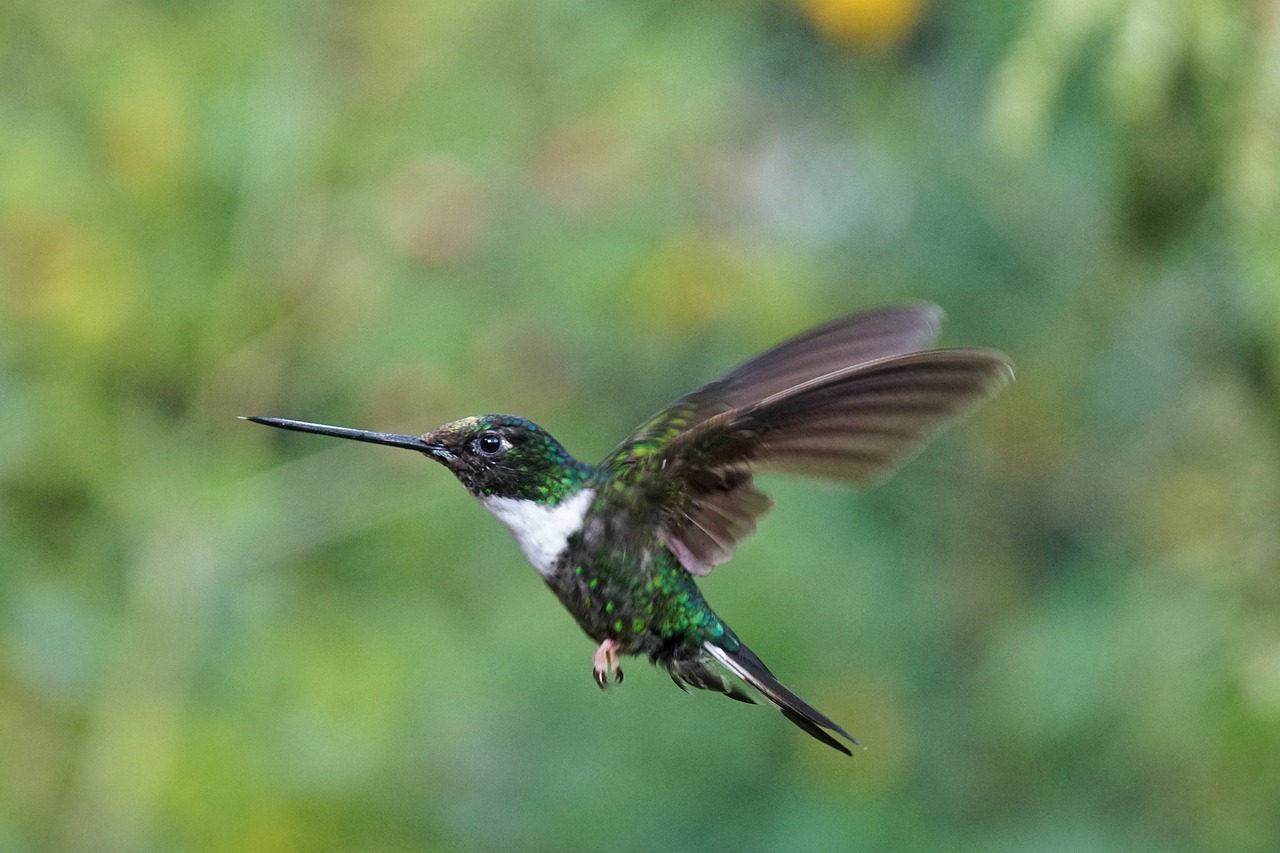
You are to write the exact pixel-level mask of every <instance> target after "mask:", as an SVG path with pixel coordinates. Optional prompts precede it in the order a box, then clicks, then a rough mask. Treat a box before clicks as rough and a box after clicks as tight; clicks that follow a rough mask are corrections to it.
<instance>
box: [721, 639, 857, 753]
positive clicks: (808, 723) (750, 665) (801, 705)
mask: <svg viewBox="0 0 1280 853" xmlns="http://www.w3.org/2000/svg"><path fill="white" fill-rule="evenodd" d="M703 648H705V649H706V650H707V652H708V653H709V654H710V655H711V656H712V657H713V658H715V659H716V660H717V661H719V662H720V663H721V664H722V665H723V666H724V667H725V669H727V670H729V671H730V672H732V673H733V674H734V675H736V676H738V678H741V679H742V680H743V681H745V682H746V683H747V684H749V685H751V686H752V687H753V688H755V689H756V690H758V691H759V692H760V695H762V696H764V697H765V698H766V699H768V700H769V701H770V702H772V703H773V704H774V705H777V706H778V710H779V711H781V712H782V715H783V716H784V717H786V718H787V719H788V720H790V721H791V722H793V723H795V724H796V725H797V726H799V727H800V728H801V729H803V730H804V731H805V733H806V734H808V735H809V736H810V737H813V738H816V739H817V740H820V741H822V742H823V743H825V744H826V745H827V746H829V747H831V748H832V749H838V750H840V751H841V752H843V753H844V754H845V755H853V753H852V752H850V751H849V748H848V747H847V746H845V745H844V744H842V743H841V742H840V741H838V740H836V739H835V738H834V737H832V736H831V734H830V733H829V731H828V730H830V732H835V733H836V734H838V735H840V736H841V737H843V738H845V739H846V740H848V741H849V742H850V743H852V744H853V745H854V746H861V745H862V744H860V743H858V739H857V738H855V737H854V736H853V735H851V734H849V733H848V732H846V731H845V730H844V729H843V728H841V727H840V726H839V725H837V724H836V723H835V722H833V721H832V720H831V718H829V717H828V716H827V715H826V714H823V713H822V712H821V711H819V710H818V709H817V708H815V707H813V706H812V705H810V704H809V703H808V702H806V701H804V700H803V699H801V698H800V697H799V696H797V695H796V694H794V693H792V692H791V691H790V690H788V689H787V688H786V686H785V685H783V683H782V682H781V681H779V680H778V679H777V678H775V677H774V675H773V673H772V672H770V671H769V667H767V666H765V665H764V662H763V661H761V660H760V658H758V657H756V654H755V652H753V651H751V649H749V648H747V647H746V646H739V647H738V650H737V651H736V652H731V651H728V650H727V649H722V648H720V647H719V646H717V645H714V644H713V643H704V644H703Z"/></svg>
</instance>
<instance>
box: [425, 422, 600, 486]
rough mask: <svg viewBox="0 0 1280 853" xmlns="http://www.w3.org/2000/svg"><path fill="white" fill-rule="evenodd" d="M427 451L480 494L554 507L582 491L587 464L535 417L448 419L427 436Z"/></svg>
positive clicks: (463, 482) (588, 472)
mask: <svg viewBox="0 0 1280 853" xmlns="http://www.w3.org/2000/svg"><path fill="white" fill-rule="evenodd" d="M421 441H422V443H423V445H424V452H426V453H427V454H429V455H430V456H431V457H432V458H434V459H435V460H436V461H437V462H439V463H441V464H442V465H444V466H445V467H446V468H448V469H449V470H450V471H452V472H453V474H454V476H455V477H457V478H458V480H459V481H460V482H461V483H462V485H464V486H466V487H467V490H468V491H469V492H471V494H473V495H475V496H476V497H477V498H480V499H484V498H515V499H518V500H529V501H533V502H535V503H538V504H548V505H555V504H558V503H559V502H560V501H561V499H563V498H564V497H565V496H566V495H568V494H570V493H571V492H574V491H576V490H577V488H578V487H579V486H581V485H582V483H583V482H584V481H585V480H586V478H587V477H588V475H589V474H590V469H589V468H588V466H586V465H583V464H582V463H581V462H578V461H577V460H576V459H574V458H573V457H572V456H570V455H569V454H568V452H567V451H565V449H564V447H562V446H561V445H560V442H558V441H556V440H555V439H554V438H552V437H551V434H550V433H548V432H547V431H546V430H544V429H542V428H541V427H540V426H538V425H537V424H535V423H533V422H532V421H528V420H525V419H524V418H521V417H517V416H515V415H480V416H479V417H471V418H463V419H462V420H458V421H453V422H451V423H447V424H445V425H444V426H441V427H438V428H437V429H434V430H432V431H431V432H429V433H427V434H426V435H424V436H422V438H421Z"/></svg>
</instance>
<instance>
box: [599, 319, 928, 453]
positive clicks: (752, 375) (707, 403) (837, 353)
mask: <svg viewBox="0 0 1280 853" xmlns="http://www.w3.org/2000/svg"><path fill="white" fill-rule="evenodd" d="M941 325H942V310H941V309H940V308H938V307H937V306H936V305H929V304H925V303H921V304H917V305H900V306H895V307H891V308H880V309H876V310H872V311H866V312H863V313H860V314H852V315H850V316H847V317H842V318H840V319H838V320H833V321H831V322H830V323H826V324H824V325H821V326H818V327H816V328H814V329H810V330H809V331H807V332H804V333H803V334H800V335H797V336H796V337H794V338H790V339H788V340H786V341H783V342H782V343H780V344H778V345H777V346H775V347H773V348H772V349H769V350H766V351H765V352H763V353H761V354H760V355H758V356H756V357H755V358H753V359H751V360H749V361H746V362H743V363H742V364H740V365H738V366H737V367H735V368H734V369H733V370H731V371H729V372H728V373H726V374H725V375H723V376H721V377H720V378H719V379H716V380H713V381H711V382H708V383H707V384H706V385H703V386H702V387H701V388H698V389H697V390H695V391H691V392H689V393H688V394H686V395H685V396H683V397H681V398H680V399H679V400H676V401H675V402H674V403H672V404H671V405H669V406H667V407H666V408H664V409H663V410H662V411H660V412H658V413H657V414H656V415H654V416H653V417H652V418H650V419H649V420H648V421H646V422H645V423H643V424H641V425H640V427H639V428H637V429H636V431H635V432H634V433H632V434H631V435H630V436H628V437H627V438H626V439H624V440H623V442H622V443H621V444H619V445H618V446H617V447H616V448H615V449H614V450H613V452H611V453H610V454H609V456H608V457H607V458H606V459H605V461H604V463H603V466H602V467H604V468H605V469H607V470H618V469H620V468H623V467H626V466H628V465H633V464H636V463H638V462H641V461H642V460H644V459H646V458H648V457H650V456H652V455H654V454H656V453H660V452H661V451H662V450H663V448H664V447H665V446H666V445H667V444H668V443H670V442H671V441H672V440H674V439H675V438H676V437H677V436H679V435H680V434H681V433H683V432H684V431H686V430H688V429H690V428H691V427H694V426H696V425H697V424H700V423H702V422H703V421H705V420H706V419H707V418H710V417H712V416H714V415H718V414H720V413H723V412H727V411H729V410H731V409H737V408H742V407H744V406H749V405H751V404H753V403H756V402H759V401H760V400H763V399H765V398H767V397H770V396H772V395H774V394H778V393H781V392H783V391H785V390H786V389H788V388H791V387H794V386H796V385H799V384H801V383H804V382H806V381H809V380H811V379H813V378H814V377H818V376H825V375H828V374H831V373H833V372H836V371H839V370H844V369H847V368H849V367H852V366H853V365H857V364H862V363H863V362H868V361H874V360H876V359H881V358H886V357H888V356H892V355H899V354H901V353H906V352H911V351H913V350H918V349H920V348H921V347H924V346H928V345H929V342H930V341H932V340H933V339H934V338H935V337H937V334H938V330H939V328H940V327H941Z"/></svg>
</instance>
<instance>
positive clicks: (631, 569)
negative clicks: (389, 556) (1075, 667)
mask: <svg viewBox="0 0 1280 853" xmlns="http://www.w3.org/2000/svg"><path fill="white" fill-rule="evenodd" d="M940 322H941V312H940V311H938V309H937V308H935V307H933V306H930V305H908V306H902V307H896V308H886V309H881V310H879V311H871V312H867V313H864V314H860V315H855V316H852V317H845V318H842V319H839V320H836V321H833V322H831V323H828V324H826V325H824V326H820V327H818V328H816V329H813V330H811V331H809V332H806V333H804V334H802V335H799V336H797V337H795V338H792V339H790V340H788V341H785V342H783V343H782V344H779V345H778V346H776V347H774V348H772V349H770V350H768V351H766V352H764V353H762V354H761V355H759V356H756V357H755V358H753V359H751V360H749V361H747V362H745V363H743V364H742V365H740V366H739V367H737V368H735V369H734V370H731V371H730V372H728V373H726V374H725V375H724V376H722V377H720V378H719V379H717V380H715V381H713V382H710V383H708V384H707V385H704V386H702V387H701V388H699V389H697V390H695V391H693V392H691V393H689V394H686V395H685V396H684V397H681V398H680V399H679V400H677V401H676V402H675V403H673V404H671V405H670V406H668V407H667V408H665V409H663V410H662V411H661V412H658V413H657V414H656V415H654V416H653V417H651V418H650V419H649V420H647V421H646V422H645V423H644V424H642V425H641V426H640V427H639V428H638V429H637V430H636V431H635V433H633V434H632V435H631V436H630V437H629V438H627V439H626V440H625V441H623V442H622V443H621V444H619V445H618V447H617V448H615V449H614V450H613V451H612V452H611V453H610V454H609V455H608V456H607V457H606V458H605V460H604V461H603V462H602V463H601V464H600V465H599V466H592V465H588V464H585V463H582V462H579V461H578V460H576V459H574V458H573V457H572V456H570V455H569V454H568V453H567V452H566V451H565V449H564V448H563V447H562V446H561V445H560V443H559V442H557V441H556V440H555V439H554V438H552V437H551V436H550V435H549V434H548V433H547V432H545V431H544V430H542V429H541V428H539V427H538V426H537V425H535V424H533V423H531V422H529V421H527V420H525V419H524V418H520V417H516V416H514V415H482V416H480V417H472V418H464V419H462V420H459V421H454V422H452V423H449V424H446V425H444V426H442V427H440V428H438V429H436V430H433V431H432V432H429V433H427V434H426V435H422V436H403V435H392V434H387V433H371V432H365V431H361V430H350V429H345V428H339V427H329V426H324V425H318V424H309V423H304V422H299V421H288V420H283V419H279V418H252V419H251V420H255V421H258V422H260V423H265V424H268V425H271V426H277V427H283V428H285V429H294V430H301V431H304V432H314V433H320V434H325V435H334V436H338V437H341V438H351V439H356V440H359V441H367V442H373V443H377V444H386V445H391V446H395V447H404V448H408V449H412V450H417V451H418V452H421V453H424V454H426V455H428V456H429V457H431V458H433V459H435V460H436V461H438V462H440V463H442V464H443V465H445V466H446V467H447V468H449V469H450V470H451V471H452V472H453V473H454V474H455V475H456V476H457V478H458V479H459V481H460V482H462V484H463V485H464V486H466V487H467V489H468V490H469V491H470V492H471V493H472V494H473V495H475V496H476V498H478V499H479V500H480V502H481V503H482V504H483V505H484V506H485V507H486V508H487V509H488V510H489V511H490V512H492V513H493V514H494V515H495V516H496V517H497V518H498V519H499V520H501V521H502V522H503V523H504V524H506V525H507V527H508V528H509V529H510V530H511V532H512V533H513V534H514V535H515V537H516V539H517V541H518V542H519V543H520V546H521V549H522V550H523V551H524V553H525V555H526V556H527V557H528V558H529V561H530V562H531V563H532V564H533V566H534V568H536V569H537V570H538V572H539V574H540V575H541V576H542V578H543V580H544V581H545V582H546V584H547V586H548V587H549V588H550V589H551V590H552V592H554V593H555V595H556V597H557V598H559V600H560V602H561V603H562V604H563V605H564V607H565V609H566V610H568V611H569V612H570V613H571V614H572V615H573V617H574V619H575V620H576V621H577V622H578V624H579V626H581V628H582V629H583V631H584V632H585V633H586V634H587V635H588V636H589V637H591V638H592V639H593V640H594V641H595V642H597V643H599V646H598V648H597V649H596V655H595V659H594V662H593V670H594V674H595V678H596V680H597V682H598V683H599V684H600V686H601V687H606V686H608V683H609V681H610V679H611V678H616V680H618V681H620V680H621V678H622V671H621V668H620V667H619V665H618V659H619V657H620V656H627V655H644V656H647V657H648V658H649V659H650V660H651V661H652V662H653V663H654V664H656V665H659V666H662V667H664V668H665V669H666V670H667V671H668V672H669V673H670V674H671V677H672V679H674V680H675V682H676V683H677V684H678V685H680V686H681V687H697V688H700V689H704V690H713V691H716V692H720V693H724V694H725V695H727V696H730V697H732V698H734V699H739V700H742V701H748V702H750V701H753V699H752V698H751V695H750V694H749V693H747V692H746V691H744V690H743V689H742V687H741V686H740V685H739V684H738V683H737V682H736V681H735V680H734V678H733V677H732V676H736V678H737V679H740V680H741V681H743V682H745V683H746V684H747V685H749V686H750V687H751V688H753V689H754V690H755V691H756V692H757V693H758V694H760V695H761V696H763V697H764V698H765V699H767V700H768V701H769V702H771V703H772V704H774V705H775V706H776V707H777V708H778V709H779V710H780V711H781V712H782V713H783V714H784V715H785V716H786V717H787V719H789V720H791V721H792V722H793V723H795V724H796V725H797V726H799V727H800V728H801V729H803V730H804V731H805V732H807V733H808V734H809V735H811V736H813V737H814V738H817V739H818V740H820V741H822V742H823V743H825V744H827V745H829V746H831V747H833V748H835V749H838V750H840V751H842V752H845V753H848V752H849V749H848V747H846V746H845V745H844V744H842V743H841V742H840V741H839V740H838V739H837V738H836V737H835V736H834V735H839V736H841V737H843V738H846V739H847V740H849V741H852V742H854V743H856V741H854V740H853V738H852V737H851V736H850V735H849V734H848V732H846V731H845V730H844V729H843V728H841V727H840V726H839V725H837V724H836V723H834V722H833V721H832V720H831V719H830V718H828V717H826V716H825V715H823V714H822V713H821V712H819V711H818V710H816V709H815V708H813V707H812V706H811V705H809V704H808V703H806V702H805V701H804V700H803V699H801V698H800V697H799V696H797V695H795V694H794V693H792V692H791V691H790V690H788V689H787V688H786V687H784V686H783V685H782V684H781V683H780V682H779V681H778V680H777V678H776V677H774V675H773V674H772V673H771V672H770V671H769V669H768V668H767V667H766V666H765V665H764V664H763V663H762V662H761V661H760V659H759V658H758V657H756V655H755V654H754V653H753V652H752V651H751V650H750V649H749V648H747V647H746V646H745V645H744V644H743V643H742V641H741V640H740V639H739V638H738V636H737V635H736V634H735V633H734V632H733V631H732V630H731V629H730V628H729V626H728V625H726V624H725V623H724V621H723V620H722V619H721V618H720V617H719V616H718V615H717V614H716V613H715V611H714V610H712V609H711V607H710V605H709V604H707V602H706V600H705V599H704V598H703V596H702V593H701V591H700V590H699V589H698V586H697V583H696V582H695V578H694V576H695V575H705V574H707V573H708V572H710V571H711V570H712V569H713V568H714V567H715V566H716V565H719V564H720V563H723V562H725V561H726V560H728V559H729V558H730V557H731V556H732V555H733V553H734V551H735V550H736V548H737V547H738V545H739V543H741V542H742V541H743V540H744V539H745V538H746V537H748V536H749V535H750V534H751V533H752V531H754V529H755V526H756V521H757V520H758V519H759V517H760V516H762V515H763V514H764V513H765V512H767V511H768V509H769V507H770V506H771V502H770V500H769V498H768V497H767V496H766V495H765V494H763V493H762V492H760V491H759V490H757V489H756V488H755V484H754V480H753V474H754V472H755V471H756V470H757V469H760V468H773V469H776V470H780V471H787V472H793V473H801V474H812V475H816V476H823V477H829V478H834V479H838V480H843V481H846V482H850V483H855V484H866V483H870V482H874V481H875V480H878V479H880V478H882V477H884V476H886V475H887V474H888V473H889V472H890V471H892V470H893V468H894V467H895V466H896V465H898V464H900V463H901V462H902V461H903V460H904V459H906V458H908V457H909V456H910V455H912V454H913V453H914V452H916V451H917V450H919V448H921V447H922V446H923V445H924V443H925V442H926V441H928V439H929V438H930V437H932V436H933V435H934V434H935V433H936V432H937V431H938V430H939V429H941V428H942V427H943V426H945V425H946V424H947V423H949V422H951V421H953V420H954V419H955V418H957V417H958V416H960V415H962V414H964V413H965V412H966V411H968V410H969V409H970V408H972V407H973V406H974V405H976V404H977V403H978V402H980V401H981V400H983V399H985V398H987V397H989V396H990V395H992V394H994V393H995V392H996V391H997V390H998V389H999V388H1001V387H1002V386H1003V385H1004V384H1005V383H1007V382H1008V381H1009V380H1010V379H1011V378H1012V375H1013V374H1012V368H1011V366H1010V364H1009V362H1008V360H1007V359H1006V358H1005V357H1004V356H1002V355H1001V354H1000V353H997V352H993V351H990V350H980V349H921V347H925V346H927V345H928V343H929V342H930V341H931V340H932V339H933V337H934V335H935V334H936V333H937V331H938V327H939V324H940Z"/></svg>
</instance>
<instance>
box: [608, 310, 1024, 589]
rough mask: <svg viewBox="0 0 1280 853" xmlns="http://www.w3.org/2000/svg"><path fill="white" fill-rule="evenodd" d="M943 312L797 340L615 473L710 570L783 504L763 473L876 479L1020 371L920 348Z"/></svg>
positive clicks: (724, 380) (674, 541) (739, 375)
mask: <svg viewBox="0 0 1280 853" xmlns="http://www.w3.org/2000/svg"><path fill="white" fill-rule="evenodd" d="M941 320H942V312H941V311H940V310H939V309H937V308H936V307H935V306H932V305H908V306H901V307H896V308H885V309H880V310H877V311H870V312H867V313H864V314H858V315H854V316H850V317H844V318H841V319H839V320H835V321H833V322H831V323H827V324H826V325H823V326H819V327H818V328H816V329H813V330H811V331H809V332H805V333H803V334H801V335H799V336H797V337H795V338H792V339H790V340H787V341H784V342H782V343H781V344H778V345H777V346H775V347H773V348H772V349H770V350H768V351H766V352H764V353H762V354H760V355H758V356H756V357H755V358H752V359H750V360H748V361H746V362H744V363H743V364H741V365H739V366H738V367H736V368H734V369H733V370H731V371H729V372H728V373H726V374H725V375H724V376H722V377H720V378H719V379H717V380H715V381H713V382H710V383H708V384H706V385H704V386H702V387H701V388H699V389H697V390H696V391H693V392H691V393H689V394H686V395H685V396H684V397H682V398H680V399H679V400H677V401H676V402H675V403H672V404H671V405H670V406H668V407H667V408H665V409H663V410H662V411H661V412H659V413H658V414H657V415H655V416H654V417H652V418H650V419H649V421H647V422H646V423H644V424H643V425H641V427H640V428H639V429H637V430H636V431H635V433H633V434H632V436H631V437H630V438H628V439H627V440H626V441H624V442H623V443H622V444H621V445H619V446H618V448H617V449H616V450H615V451H614V452H613V453H612V454H611V455H610V456H609V458H608V459H606V460H605V462H604V463H603V465H602V468H603V470H604V471H605V472H607V474H608V476H609V477H610V478H614V479H615V480H616V481H617V482H619V483H621V484H624V485H626V486H627V487H628V489H629V491H628V493H629V494H631V495H636V496H639V497H638V499H636V498H633V499H636V500H637V501H638V502H637V504H636V505H635V506H638V507H640V510H639V511H640V512H642V513H643V512H646V511H647V512H649V513H652V515H651V516H650V517H656V518H657V521H658V526H659V535H660V537H661V539H662V541H663V542H664V543H665V545H666V546H667V548H668V549H669V550H670V551H671V553H672V554H674V555H675V556H676V558H677V559H678V560H679V561H680V563H681V565H683V566H684V567H685V569H686V570H688V571H689V572H690V573H691V574H695V575H705V574H707V573H709V572H710V571H711V570H712V569H713V568H715V567H716V566H718V565H720V564H721V563H724V562H726V561H727V560H729V558H731V557H732V556H733V553H734V551H735V549H736V548H737V546H738V544H739V543H741V542H742V541H743V540H744V539H746V538H747V537H748V536H750V535H751V533H752V532H754V530H755V526H756V522H757V520H758V519H759V517H760V516H761V515H763V514H764V513H766V512H767V511H768V510H769V508H770V506H771V505H772V504H771V501H770V500H769V498H768V496H766V495H765V494H763V493H762V492H760V491H759V490H757V489H756V488H755V486H754V485H753V483H752V472H753V471H755V470H758V469H762V468H764V469H772V470H777V471H782V472H787V473H796V474H805V475H811V476H816V477H823V478H827V479H835V480H840V481H844V482H851V483H855V484H859V485H867V484H871V483H874V482H877V481H879V480H882V479H884V478H885V477H887V476H888V475H889V474H890V473H892V472H893V470H894V469H895V468H896V467H897V466H899V465H900V464H902V463H903V462H904V461H906V460H907V459H909V458H910V457H911V456H913V455H915V454H916V453H918V452H919V451H920V449H921V448H923V447H924V445H925V444H926V443H927V442H928V441H929V440H930V439H931V438H933V437H934V436H935V435H936V434H937V433H938V432H940V431H941V430H942V429H943V428H944V427H946V426H947V425H948V424H950V423H952V422H953V421H954V420H956V419H957V418H959V417H960V416H962V415H964V414H965V413H967V412H968V411H969V410H970V409H972V408H973V407H974V406H976V405H977V404H978V403H979V402H981V401H982V400H984V399H986V398H987V397H989V396H991V395H992V394H994V393H996V391H998V390H999V389H1000V388H1002V387H1004V385H1005V384H1007V383H1008V382H1009V381H1010V380H1011V379H1012V378H1013V368H1012V366H1011V365H1010V363H1009V361H1008V359H1007V358H1005V357H1004V356H1003V355H1001V354H1000V353H998V352H994V351H992V350H983V349H963V348H952V349H932V350H921V349H918V348H919V347H922V346H926V345H928V343H929V342H930V341H932V340H933V338H934V336H935V335H936V334H937V332H938V327H939V324H940V323H941ZM646 507H647V509H646Z"/></svg>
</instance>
